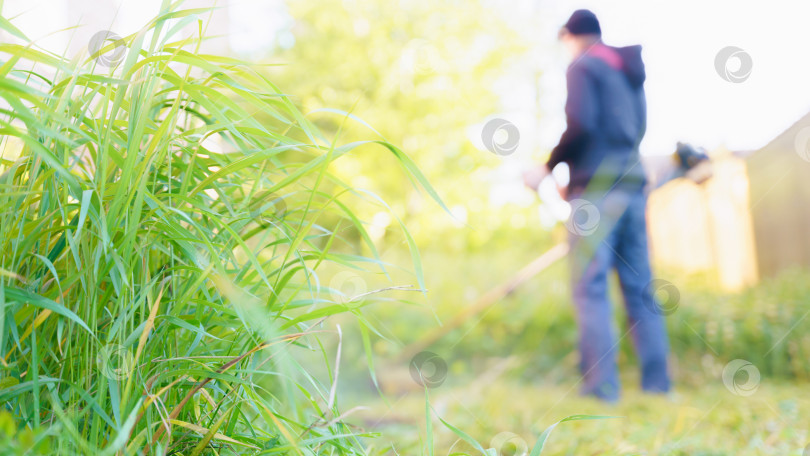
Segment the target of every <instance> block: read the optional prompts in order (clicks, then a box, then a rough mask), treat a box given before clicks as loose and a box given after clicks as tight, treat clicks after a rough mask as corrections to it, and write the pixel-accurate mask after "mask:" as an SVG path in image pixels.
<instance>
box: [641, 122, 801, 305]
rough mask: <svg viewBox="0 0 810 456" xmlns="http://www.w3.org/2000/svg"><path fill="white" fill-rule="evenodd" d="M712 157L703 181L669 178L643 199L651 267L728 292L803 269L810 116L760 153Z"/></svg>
mask: <svg viewBox="0 0 810 456" xmlns="http://www.w3.org/2000/svg"><path fill="white" fill-rule="evenodd" d="M711 156H712V162H713V166H714V177H712V178H711V179H709V180H708V181H707V182H705V183H703V184H701V185H697V184H694V183H693V182H690V181H688V180H686V179H676V180H674V181H672V182H669V183H667V184H665V185H663V186H661V187H660V188H658V189H657V190H655V191H653V192H652V194H651V195H650V198H649V207H648V215H647V217H648V221H649V232H650V244H651V250H652V257H653V261H654V262H655V264H656V265H658V266H661V267H664V268H665V269H667V268H677V269H680V270H682V271H684V272H687V273H692V272H705V271H708V272H712V273H714V274H716V278H717V281H718V284H719V285H720V286H721V288H723V289H725V290H728V291H736V290H740V289H742V288H745V287H747V286H749V285H753V284H755V283H756V282H757V281H758V280H759V278H760V277H769V276H774V275H776V274H778V273H779V272H780V271H782V270H784V269H786V268H791V267H810V114H808V115H806V116H805V117H803V118H802V119H800V120H799V121H798V122H796V123H795V124H794V125H793V126H791V127H790V128H789V129H787V130H786V131H785V132H784V133H782V134H781V135H779V136H778V137H777V138H775V139H774V140H773V141H771V142H770V143H768V144H767V145H766V146H765V147H763V148H762V149H760V150H757V151H754V152H751V153H737V154H735V153H731V152H729V151H724V150H720V151H715V152H714V153H712V154H711Z"/></svg>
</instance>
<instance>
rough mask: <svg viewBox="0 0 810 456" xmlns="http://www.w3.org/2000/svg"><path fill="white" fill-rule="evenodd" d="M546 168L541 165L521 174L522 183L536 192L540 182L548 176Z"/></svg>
mask: <svg viewBox="0 0 810 456" xmlns="http://www.w3.org/2000/svg"><path fill="white" fill-rule="evenodd" d="M548 174H549V170H548V166H546V165H541V166H537V167H534V168H532V169H530V170H527V171H524V172H523V183H524V184H525V185H526V186H527V187H529V188H530V189H532V190H537V187H539V186H540V182H542V181H543V179H545V178H546V176H548Z"/></svg>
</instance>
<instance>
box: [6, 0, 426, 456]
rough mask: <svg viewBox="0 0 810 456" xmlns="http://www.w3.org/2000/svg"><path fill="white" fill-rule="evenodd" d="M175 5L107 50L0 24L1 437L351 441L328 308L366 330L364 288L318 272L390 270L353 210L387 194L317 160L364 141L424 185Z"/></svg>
mask: <svg viewBox="0 0 810 456" xmlns="http://www.w3.org/2000/svg"><path fill="white" fill-rule="evenodd" d="M175 6H176V5H170V4H169V2H168V1H166V2H164V4H163V6H162V10H161V12H160V14H159V15H158V16H157V17H156V18H155V19H154V20H153V21H151V22H150V23H149V24H148V25H146V26H145V27H144V28H143V29H142V30H140V31H139V32H138V33H135V34H133V35H130V36H126V37H124V38H123V43H124V44H125V46H126V54H125V59H124V60H123V61H122V62H120V64H119V65H117V66H115V67H114V68H107V67H104V66H100V65H97V64H96V59H94V57H96V56H89V57H88V56H84V57H83V58H81V59H80V58H76V59H72V60H71V59H68V58H65V57H64V56H58V55H53V54H51V53H48V52H46V51H43V50H40V49H38V48H37V47H36V46H35V45H33V44H31V43H30V41H29V40H28V39H27V38H26V37H25V35H24V34H23V33H22V32H21V31H19V30H17V29H16V28H14V26H13V25H12V23H11V22H9V21H8V20H6V19H3V20H2V21H0V27H2V28H3V29H4V30H5V31H6V32H8V33H10V34H12V35H14V36H15V37H17V38H18V39H19V42H18V43H3V44H0V99H2V100H0V134H2V135H3V136H2V143H0V146H1V147H0V151H2V154H3V155H2V157H0V158H2V162H0V210H2V217H1V218H0V307H1V308H2V310H0V327H2V332H0V404H2V411H0V433H2V435H0V453H3V454H6V453H13V452H20V453H22V452H25V451H29V450H28V449H30V448H34V450H33V451H29V452H28V454H32V453H34V452H40V453H48V454H146V453H149V454H184V455H197V454H233V453H250V454H290V455H293V454H295V455H314V454H363V450H362V448H363V445H362V442H361V439H362V437H363V436H365V435H366V434H365V433H364V431H362V430H361V429H358V428H355V427H352V426H349V425H348V424H346V423H345V422H344V415H343V413H344V412H345V410H343V408H342V407H341V404H340V402H341V401H340V397H336V395H335V383H336V381H337V377H338V374H337V372H338V364H337V360H336V359H335V354H334V353H333V352H332V350H327V349H326V348H324V347H326V346H327V345H334V344H327V343H326V341H325V339H324V338H326V337H329V338H332V339H331V340H334V331H333V330H331V329H330V328H333V325H331V324H328V322H326V321H325V320H326V319H328V318H329V317H330V316H333V315H335V314H339V313H348V314H353V315H354V316H356V318H357V319H358V320H359V323H360V324H359V325H358V326H359V327H360V328H361V330H362V331H363V334H362V336H363V337H364V339H365V340H366V341H368V339H369V337H370V336H369V334H370V333H373V331H374V329H373V328H372V327H371V326H370V325H369V324H368V322H367V321H366V320H365V319H364V318H363V313H362V309H363V307H364V306H365V305H368V304H369V303H371V302H373V300H374V299H375V296H376V295H375V294H368V295H366V296H363V297H362V298H360V299H358V300H349V299H344V298H343V297H342V296H341V295H340V292H339V290H330V289H329V288H328V287H326V286H325V285H324V283H325V282H324V279H323V278H322V276H321V275H319V274H320V273H321V271H323V270H324V269H325V268H331V269H330V270H332V271H335V270H350V271H356V273H357V274H360V275H362V274H363V273H364V271H367V270H370V269H372V268H374V269H376V270H377V271H378V272H379V271H384V268H383V265H382V263H381V262H380V261H379V259H378V258H376V250H375V248H374V244H373V243H372V242H371V240H370V238H369V236H368V235H367V233H366V231H365V229H364V223H363V221H361V220H359V219H358V218H357V217H356V216H355V214H354V213H353V211H352V207H353V206H352V205H353V204H378V205H381V206H384V204H383V203H382V202H381V201H379V200H377V199H376V198H375V197H374V196H373V195H368V194H367V193H363V192H359V191H355V190H353V189H352V187H351V185H349V184H348V183H346V182H342V181H341V180H340V179H339V178H338V177H337V176H335V175H333V174H332V173H330V163H332V162H333V161H335V160H338V159H339V158H340V157H341V156H343V155H345V154H349V153H352V151H354V150H355V149H357V148H358V147H361V146H362V147H376V148H377V150H378V151H383V152H386V153H387V155H389V156H391V157H392V158H390V160H389V161H388V162H387V163H390V164H391V166H399V167H401V168H402V170H403V172H404V173H405V174H406V175H407V176H408V177H409V178H410V179H411V180H412V181H413V182H414V183H415V184H416V185H420V186H423V187H424V188H425V189H426V191H427V192H428V193H429V194H431V195H432V196H433V197H435V192H433V190H432V189H431V188H430V187H429V186H428V185H427V183H426V182H425V180H424V178H423V176H422V175H421V174H420V173H419V171H418V169H417V168H416V167H415V165H414V163H413V162H411V161H410V159H409V158H408V157H407V156H406V155H405V154H403V153H402V152H401V151H399V150H398V149H397V148H396V147H394V146H392V145H390V144H388V143H385V142H383V141H371V142H359V143H351V144H341V143H340V142H339V140H340V136H339V134H337V135H332V136H333V137H327V136H326V135H325V134H323V133H322V132H321V131H319V130H318V129H317V128H316V127H315V126H314V125H313V123H312V122H311V121H310V120H308V118H307V117H306V116H305V115H303V114H302V113H301V112H299V110H298V109H297V108H296V106H295V104H294V103H293V102H292V101H291V99H290V97H288V96H287V95H285V94H284V93H283V92H282V91H281V90H279V89H278V88H277V87H275V86H274V85H273V84H272V83H271V82H270V81H268V80H267V79H266V78H265V77H263V76H262V73H261V71H258V70H257V69H256V68H255V67H252V66H250V65H248V64H246V63H245V62H241V61H239V60H234V59H232V58H227V57H222V56H215V55H204V54H201V53H200V52H199V45H200V42H201V41H202V40H203V38H204V36H203V35H204V33H203V26H202V24H203V21H202V19H201V17H204V16H205V15H206V14H208V13H209V12H208V11H206V10H177V9H176V8H175ZM188 30H196V32H197V33H196V34H195V35H194V36H192V37H191V38H189V37H188V36H187V32H188ZM115 44H116V43H110V44H109V45H108V46H107V47H106V48H105V49H102V53H103V52H110V51H112V49H113V47H114V46H115ZM119 44H120V43H119ZM289 71H295V70H294V69H293V68H291V69H290V70H289ZM347 117H348V116H347ZM378 159H379V158H378ZM379 160H383V159H379ZM436 199H437V198H436ZM437 200H438V199H437ZM406 238H407V239H410V237H409V236H407V232H406ZM347 239H360V240H361V242H362V243H364V244H365V246H366V247H365V249H366V251H370V252H372V254H371V255H370V257H362V256H359V255H358V254H357V252H356V249H355V248H354V246H353V245H352V243H351V242H349V241H347ZM411 248H414V246H413V245H412V242H411ZM413 258H414V267H415V273H416V276H417V279H416V280H417V283H419V285H421V284H422V280H421V268H420V266H419V262H418V254H417V253H416V251H415V250H413ZM420 288H421V287H420ZM327 332H329V334H326V333H327ZM366 345H368V344H366ZM301 350H315V351H322V352H323V359H324V366H325V368H326V371H327V372H329V373H330V374H329V375H328V378H317V377H316V376H315V375H314V374H312V370H311V369H310V368H309V367H308V366H304V365H301V364H299V363H298V362H297V361H296V353H297V351H301Z"/></svg>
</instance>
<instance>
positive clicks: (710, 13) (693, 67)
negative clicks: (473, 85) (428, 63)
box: [4, 0, 810, 154]
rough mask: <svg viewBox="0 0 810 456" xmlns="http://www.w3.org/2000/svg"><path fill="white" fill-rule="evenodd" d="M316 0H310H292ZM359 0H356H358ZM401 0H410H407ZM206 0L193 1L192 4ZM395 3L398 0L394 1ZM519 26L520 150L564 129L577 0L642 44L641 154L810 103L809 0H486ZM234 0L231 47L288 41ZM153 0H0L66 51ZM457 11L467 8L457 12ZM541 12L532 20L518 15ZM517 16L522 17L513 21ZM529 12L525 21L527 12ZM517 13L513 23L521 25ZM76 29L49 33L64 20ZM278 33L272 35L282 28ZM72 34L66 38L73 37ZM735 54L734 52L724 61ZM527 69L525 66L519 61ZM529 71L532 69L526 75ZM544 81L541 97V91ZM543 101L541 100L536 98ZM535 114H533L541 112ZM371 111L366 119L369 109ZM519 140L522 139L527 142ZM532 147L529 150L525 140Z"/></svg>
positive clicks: (736, 132)
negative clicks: (564, 28) (567, 39)
mask: <svg viewBox="0 0 810 456" xmlns="http://www.w3.org/2000/svg"><path fill="white" fill-rule="evenodd" d="M297 1H316V0H297ZM358 1H361V0H358ZM403 1H407V0H403ZM211 3H212V2H210V1H204V0H190V1H187V2H186V3H185V6H188V7H199V6H208V5H210V4H211ZM391 3H392V10H394V9H395V8H396V7H397V6H396V5H397V2H395V1H394V0H392V2H391ZM486 3H487V4H488V5H491V6H492V7H493V8H494V9H497V10H499V11H498V12H499V13H500V14H501V15H502V16H503V17H505V18H507V19H509V18H510V17H514V18H516V19H515V27H516V28H523V32H527V28H532V29H534V31H529V32H528V33H524V35H525V36H527V39H531V40H536V41H537V42H538V43H537V49H538V50H537V52H536V56H535V58H536V60H533V61H532V62H531V64H527V65H526V66H527V68H529V67H530V68H531V71H537V70H538V69H539V70H540V71H541V74H542V75H543V76H542V77H540V78H539V79H538V78H536V77H533V76H532V74H534V73H531V72H529V71H525V72H521V70H520V69H519V68H518V69H515V68H509V69H504V73H505V76H504V80H503V81H502V83H501V84H499V86H498V87H495V89H496V90H497V91H498V93H499V94H501V95H502V99H503V102H502V103H503V109H504V111H503V113H494V114H493V115H503V116H504V117H506V118H508V119H510V120H513V121H514V122H515V123H516V124H517V125H518V126H519V127H520V129H521V138H522V140H525V141H524V142H523V143H522V144H521V150H520V152H521V153H524V152H531V153H534V152H536V150H537V149H538V148H540V149H545V150H547V149H548V148H550V147H552V146H553V145H554V144H555V142H556V140H557V139H558V138H559V134H560V132H561V131H562V129H563V127H564V118H563V116H562V105H563V102H564V99H565V91H564V84H565V81H564V70H565V66H566V63H567V60H566V56H565V54H564V52H563V51H562V49H561V46H560V45H559V44H557V43H556V33H557V29H558V27H559V26H560V25H561V24H562V23H564V22H565V20H566V19H567V17H568V15H569V14H570V13H571V11H573V10H574V9H576V8H581V7H587V8H590V9H592V10H593V11H594V12H596V14H597V16H598V17H599V18H600V20H601V22H602V30H603V34H604V39H605V41H606V42H607V43H608V44H612V45H629V44H638V43H640V44H642V45H643V46H644V58H645V60H646V63H647V71H648V83H647V86H646V87H647V96H648V102H649V127H648V133H647V137H646V139H645V142H644V143H643V145H642V149H643V150H642V151H643V153H645V154H659V153H670V152H672V150H673V148H674V144H675V142H676V141H678V140H684V141H688V142H692V143H694V144H696V145H699V146H703V147H706V148H707V149H709V150H712V149H715V148H717V147H719V146H725V147H728V148H729V149H732V150H750V149H755V148H758V147H761V146H762V145H764V144H765V143H767V142H768V141H769V140H770V139H772V138H773V137H774V136H776V135H777V134H779V133H780V132H781V131H783V130H785V129H786V128H787V127H788V126H789V125H790V124H791V123H793V122H794V121H796V120H798V118H799V117H801V116H802V115H804V114H805V113H806V112H808V111H810V86H808V83H807V80H808V75H810V59H807V58H806V56H807V54H808V52H807V51H808V48H810V27H808V26H807V20H808V18H810V2H804V1H789V0H772V1H769V2H761V1H758V2H754V1H731V0H711V1H706V0H700V1H699V0H681V1H678V2H664V1H649V0H609V1H606V0H600V1H596V0H590V1H588V0H585V1H576V2H572V1H563V0H556V1H542V0H539V1H538V0H487V1H486ZM218 4H219V5H230V7H229V8H228V13H227V14H228V15H229V16H230V17H229V19H228V21H227V23H228V26H227V28H226V29H217V28H216V27H214V28H213V29H212V31H213V32H214V33H222V34H227V36H228V40H229V44H230V46H231V47H232V48H234V49H236V50H237V51H241V52H245V53H250V54H256V53H260V52H261V51H262V49H263V47H267V48H269V47H270V46H272V45H273V43H275V44H282V45H290V44H292V41H291V37H290V36H288V35H289V32H288V31H285V30H287V29H288V28H289V24H290V21H291V20H292V19H291V18H290V17H289V16H288V15H286V13H285V12H284V8H283V3H282V2H281V1H280V0H233V1H220V2H218ZM159 5H160V0H106V1H104V0H102V1H99V0H6V2H5V5H4V15H5V16H6V17H11V18H12V21H13V23H14V24H15V25H17V26H18V27H20V28H21V29H22V30H24V31H25V32H26V33H28V35H29V36H31V37H33V38H35V39H37V42H38V43H39V44H41V45H42V46H44V47H46V48H48V49H50V50H53V51H55V52H60V53H61V52H62V50H63V49H65V48H66V47H67V48H68V49H70V50H71V51H72V52H75V51H76V50H77V49H79V48H80V47H81V45H83V43H86V42H87V39H88V37H89V36H90V35H92V33H94V32H95V31H97V30H99V29H111V30H114V31H116V32H118V33H119V34H122V35H124V34H128V33H132V32H134V31H135V30H137V28H138V27H139V26H140V25H142V24H144V23H145V22H146V21H147V20H148V19H150V18H152V17H153V16H154V14H155V13H156V12H157V10H158V7H159ZM459 14H464V11H459ZM526 17H530V18H538V19H537V24H536V27H535V24H534V23H533V22H531V23H528V24H527V22H526V20H525V18H526ZM517 18H521V19H517ZM533 20H534V19H532V21H533ZM518 22H520V23H518ZM76 24H84V27H81V28H79V29H76V30H69V31H63V32H57V33H54V32H56V31H58V30H60V29H65V28H67V27H69V26H71V25H76ZM277 32H278V33H277ZM71 40H72V41H71ZM726 46H737V47H739V48H742V49H743V50H744V51H746V52H747V53H748V54H749V55H750V56H751V58H752V60H753V71H752V73H751V76H750V77H749V78H748V79H747V80H746V81H745V82H742V83H732V82H727V81H725V80H723V79H722V78H721V77H720V76H719V75H718V74H717V72H716V70H715V65H714V59H715V56H716V54H717V52H718V51H719V50H720V49H722V48H724V47H726ZM735 65H739V61H737V60H735V59H732V60H731V61H730V62H729V68H730V69H731V70H734V69H735ZM524 70H525V69H524ZM526 74H528V75H529V76H528V77H526ZM537 90H539V96H538V92H537ZM537 100H539V103H537ZM538 119H539V121H538ZM369 120H372V119H369ZM524 143H525V145H524ZM529 149H531V150H529Z"/></svg>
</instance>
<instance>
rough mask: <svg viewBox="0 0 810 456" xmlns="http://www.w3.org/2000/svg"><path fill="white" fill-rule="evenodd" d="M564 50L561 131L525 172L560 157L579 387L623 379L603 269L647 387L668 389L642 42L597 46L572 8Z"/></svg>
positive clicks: (606, 391) (541, 173)
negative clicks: (650, 218) (645, 158)
mask: <svg viewBox="0 0 810 456" xmlns="http://www.w3.org/2000/svg"><path fill="white" fill-rule="evenodd" d="M560 40H561V41H562V42H563V44H564V45H565V47H566V48H567V49H568V50H569V51H570V52H571V54H572V57H573V62H572V63H571V65H570V66H569V67H568V72H567V85H568V100H567V102H566V105H565V114H566V120H567V128H566V130H565V133H563V135H562V138H561V139H560V142H559V144H558V145H557V147H555V148H554V150H553V151H552V153H551V157H550V158H549V160H548V163H547V164H546V165H544V166H542V167H539V168H537V169H533V170H531V171H528V172H526V173H525V174H524V181H525V183H526V185H527V186H529V187H531V188H537V186H538V185H539V183H540V181H541V180H542V179H543V178H545V176H546V175H547V174H548V173H549V170H550V169H553V168H554V167H555V166H556V165H557V164H559V163H566V164H567V165H568V167H569V173H570V181H569V185H568V192H567V199H568V201H569V203H570V204H571V210H572V211H571V218H570V220H569V221H568V223H567V224H566V225H567V227H568V229H569V231H570V232H571V234H570V239H569V243H570V246H571V253H570V255H569V256H570V264H571V283H572V291H573V301H574V303H575V306H576V312H577V324H578V328H579V350H580V355H581V361H580V369H581V372H582V375H583V378H584V379H583V393H584V394H588V395H594V396H596V397H598V398H601V399H604V400H607V401H615V400H617V399H618V398H619V393H620V385H619V378H618V373H617V369H616V349H617V347H618V345H619V342H620V340H619V339H617V337H616V334H615V331H614V328H613V322H614V318H613V313H612V310H611V303H610V301H609V299H608V289H607V284H608V273H609V272H610V271H611V270H613V269H615V270H616V272H617V273H618V277H619V282H620V284H621V291H622V293H623V295H624V301H625V306H626V309H627V316H628V320H629V322H628V324H629V333H630V334H631V335H632V338H633V342H634V343H635V347H636V351H637V353H638V358H639V362H640V364H641V387H642V389H644V390H645V391H648V392H655V393H665V392H667V391H669V388H670V380H669V374H668V372H667V353H668V351H669V347H668V342H667V335H666V327H665V325H664V320H663V316H662V312H661V310H660V307H659V305H658V303H657V302H656V301H655V297H654V290H653V286H652V284H653V282H652V277H651V272H650V264H649V254H648V251H647V226H646V219H645V205H646V195H645V193H644V186H645V183H646V179H645V175H644V170H643V167H642V166H641V164H640V157H639V144H640V143H641V139H642V137H643V136H644V131H645V124H646V118H647V114H646V101H645V97H644V87H643V84H644V80H645V78H646V75H645V71H644V63H643V62H642V60H641V46H631V47H625V48H614V47H610V46H606V45H605V44H604V43H602V38H601V28H600V25H599V21H598V20H597V18H596V16H595V15H594V14H593V13H592V12H590V11H588V10H577V11H575V12H574V13H573V14H572V15H571V18H570V19H569V20H568V22H567V23H566V24H565V26H564V27H563V28H562V30H561V31H560Z"/></svg>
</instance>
